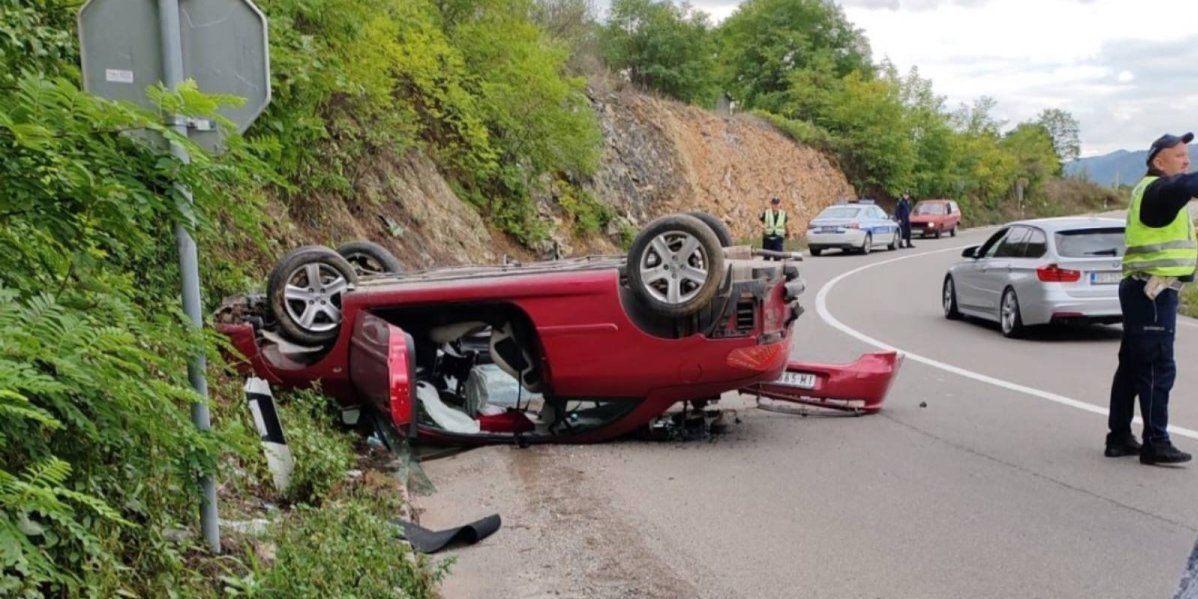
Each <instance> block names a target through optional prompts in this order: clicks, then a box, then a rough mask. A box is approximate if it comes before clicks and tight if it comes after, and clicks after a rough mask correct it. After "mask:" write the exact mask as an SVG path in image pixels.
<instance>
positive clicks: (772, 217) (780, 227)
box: [761, 196, 786, 252]
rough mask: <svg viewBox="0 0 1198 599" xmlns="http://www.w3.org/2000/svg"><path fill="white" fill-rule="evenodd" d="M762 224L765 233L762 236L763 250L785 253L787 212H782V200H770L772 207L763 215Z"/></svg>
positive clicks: (774, 198) (776, 198) (775, 197)
mask: <svg viewBox="0 0 1198 599" xmlns="http://www.w3.org/2000/svg"><path fill="white" fill-rule="evenodd" d="M761 222H762V223H764V224H765V231H764V232H763V233H762V235H761V249H763V250H773V251H775V252H781V251H783V247H784V243H785V241H786V211H785V210H782V199H781V198H779V197H777V196H774V197H773V198H770V207H769V208H766V209H765V212H762V213H761Z"/></svg>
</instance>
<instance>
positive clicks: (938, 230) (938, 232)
mask: <svg viewBox="0 0 1198 599" xmlns="http://www.w3.org/2000/svg"><path fill="white" fill-rule="evenodd" d="M936 239H940V229H936Z"/></svg>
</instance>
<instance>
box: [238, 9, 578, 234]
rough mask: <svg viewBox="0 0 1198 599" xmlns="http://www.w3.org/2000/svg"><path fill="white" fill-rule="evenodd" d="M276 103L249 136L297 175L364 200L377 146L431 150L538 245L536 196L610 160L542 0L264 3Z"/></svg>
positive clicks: (471, 197) (299, 190)
mask: <svg viewBox="0 0 1198 599" xmlns="http://www.w3.org/2000/svg"><path fill="white" fill-rule="evenodd" d="M259 4H260V5H261V7H262V9H263V10H264V11H265V12H266V14H267V15H268V16H269V17H270V27H271V32H270V33H271V42H272V44H271V52H272V55H271V67H272V70H273V80H274V93H275V100H274V101H273V102H272V104H271V106H270V107H269V109H268V110H267V112H266V114H265V115H263V118H262V119H261V121H259V123H257V124H256V125H255V126H254V128H253V129H252V130H251V131H250V132H249V137H250V138H251V139H254V140H255V141H256V143H258V144H259V145H261V146H263V147H268V148H271V151H270V153H269V155H268V160H269V161H270V162H271V164H272V165H277V167H278V168H279V170H280V174H282V175H284V176H285V177H286V178H287V179H288V180H289V181H294V182H295V183H294V185H292V186H291V187H290V189H289V191H290V192H291V196H292V197H304V196H306V195H310V194H312V193H314V192H317V191H332V192H339V193H341V194H343V195H344V196H345V197H346V198H347V200H349V201H352V197H353V190H354V186H353V184H354V180H355V179H356V178H357V176H358V174H359V173H360V172H361V171H362V170H363V169H364V168H368V166H367V165H368V164H369V159H370V157H371V156H374V155H377V154H379V153H384V152H390V153H396V154H398V153H402V152H403V151H404V150H406V149H408V148H411V147H419V148H421V149H423V150H424V151H425V152H427V153H428V154H429V155H430V156H432V157H433V158H434V160H435V161H436V162H437V164H438V166H440V167H441V169H442V170H443V172H444V173H445V174H446V175H447V177H448V178H449V179H450V181H451V183H452V184H453V185H454V186H455V187H456V190H457V192H458V194H459V196H460V197H462V198H463V199H466V200H468V201H470V202H471V203H473V204H474V205H475V206H477V207H479V208H480V209H481V210H482V211H483V214H484V215H485V216H487V217H488V219H489V220H490V221H491V222H492V223H494V224H496V225H498V226H499V227H500V228H501V229H502V230H504V231H507V232H508V233H510V234H512V235H513V236H515V237H516V238H517V239H518V240H520V241H521V242H524V243H526V244H527V243H532V242H534V241H538V240H541V239H544V238H546V237H547V235H548V232H549V231H548V223H547V222H546V221H545V220H543V219H542V218H540V217H539V215H538V214H537V213H536V211H535V209H534V206H533V202H532V197H533V195H534V194H535V193H537V192H546V191H547V190H548V188H549V186H550V185H552V184H553V183H554V182H557V183H558V184H565V185H573V183H571V182H572V181H577V180H579V178H581V177H585V176H588V175H590V174H592V173H593V172H594V170H595V167H596V165H597V161H598V156H599V150H600V148H601V144H600V141H601V140H600V134H599V129H598V125H597V123H596V119H595V116H594V114H593V112H592V111H591V109H590V104H589V101H588V100H587V98H586V96H585V94H584V93H583V91H584V88H585V82H584V80H583V79H581V78H579V77H570V76H567V75H566V62H567V60H568V59H569V56H570V54H569V50H568V48H567V47H566V46H565V45H564V44H563V43H562V42H560V41H557V40H554V39H553V38H551V37H550V36H549V34H548V33H546V32H545V30H544V29H542V28H541V27H540V26H538V25H537V24H536V23H535V22H534V21H533V18H534V17H538V16H542V13H540V12H538V7H537V5H536V4H534V2H532V0H516V1H509V0H451V1H440V2H433V1H431V0H416V1H412V2H395V1H394V0H262V2H260V3H259Z"/></svg>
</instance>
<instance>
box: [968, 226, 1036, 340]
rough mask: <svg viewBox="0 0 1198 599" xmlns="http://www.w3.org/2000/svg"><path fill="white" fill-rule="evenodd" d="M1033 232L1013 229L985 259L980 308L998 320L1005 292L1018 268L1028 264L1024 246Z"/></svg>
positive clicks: (1019, 227)
mask: <svg viewBox="0 0 1198 599" xmlns="http://www.w3.org/2000/svg"><path fill="white" fill-rule="evenodd" d="M1029 233H1031V230H1030V229H1029V228H1028V227H1022V226H1018V227H1011V231H1010V232H1009V233H1007V235H1006V237H1003V240H1002V241H1001V242H999V244H998V245H997V246H995V248H994V251H993V253H992V254H991V255H990V256H987V257H986V258H984V259H983V264H982V276H981V277H980V279H979V281H980V282H979V285H978V291H979V293H980V298H979V299H980V300H981V302H980V303H979V305H978V307H979V308H980V309H981V310H983V311H984V312H986V313H987V314H990V315H992V316H993V317H994V318H995V319H997V318H998V305H999V302H1000V301H1002V293H1003V290H1005V289H1006V288H1007V285H1009V284H1011V281H1012V279H1013V277H1014V276H1015V275H1016V272H1017V269H1018V267H1019V266H1020V265H1021V264H1022V263H1023V262H1026V259H1025V258H1024V257H1023V245H1024V242H1026V241H1027V238H1028V234H1029Z"/></svg>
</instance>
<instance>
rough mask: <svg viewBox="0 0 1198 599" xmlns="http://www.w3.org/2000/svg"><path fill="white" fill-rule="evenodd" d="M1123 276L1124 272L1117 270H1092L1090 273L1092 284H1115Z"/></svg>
mask: <svg viewBox="0 0 1198 599" xmlns="http://www.w3.org/2000/svg"><path fill="white" fill-rule="evenodd" d="M1121 278H1122V273H1120V272H1119V271H1115V272H1092V273H1090V284H1091V285H1114V284H1117V283H1118V282H1119V280H1120V279H1121Z"/></svg>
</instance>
